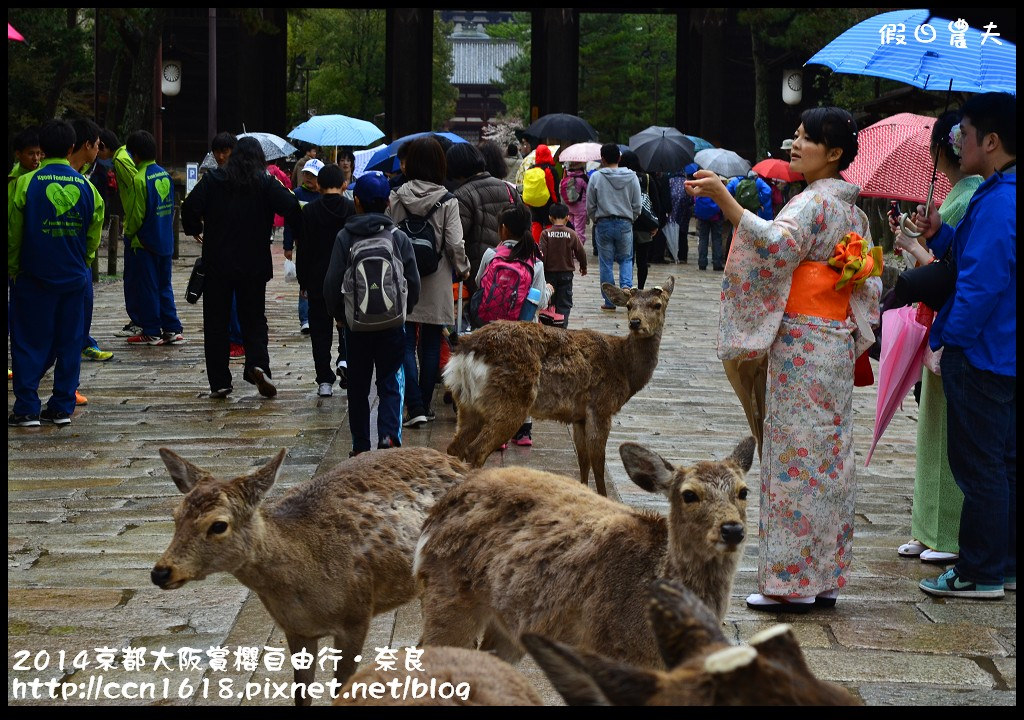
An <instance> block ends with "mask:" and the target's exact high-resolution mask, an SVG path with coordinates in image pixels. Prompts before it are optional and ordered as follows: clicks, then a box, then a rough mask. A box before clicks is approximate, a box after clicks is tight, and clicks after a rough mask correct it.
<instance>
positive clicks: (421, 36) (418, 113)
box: [383, 8, 435, 140]
mask: <svg viewBox="0 0 1024 720" xmlns="http://www.w3.org/2000/svg"><path fill="white" fill-rule="evenodd" d="M386 12H387V15H386V38H387V50H386V58H387V59H386V61H385V87H386V88H387V90H386V95H385V98H384V128H383V130H384V133H385V134H386V136H387V139H388V140H394V139H395V138H398V137H402V136H403V135H409V134H410V133H414V132H422V131H424V130H433V129H435V128H433V127H431V109H432V107H433V103H432V97H433V92H432V90H433V67H434V11H433V10H432V9H431V8H388V9H387V11H386Z"/></svg>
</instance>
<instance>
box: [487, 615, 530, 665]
mask: <svg viewBox="0 0 1024 720" xmlns="http://www.w3.org/2000/svg"><path fill="white" fill-rule="evenodd" d="M480 649H481V650H483V651H484V652H493V653H495V654H496V655H497V656H498V657H500V658H501V659H502V660H504V661H505V662H507V663H511V664H513V665H514V664H515V663H517V662H519V661H520V660H521V659H522V658H523V649H522V648H521V647H520V646H519V643H517V642H516V641H515V640H513V639H512V636H511V635H509V633H508V632H506V631H505V627H504V625H503V624H502V623H501V622H500V621H499V620H498V619H497V618H491V621H490V622H489V623H487V627H486V628H485V629H484V637H483V639H482V640H481V641H480Z"/></svg>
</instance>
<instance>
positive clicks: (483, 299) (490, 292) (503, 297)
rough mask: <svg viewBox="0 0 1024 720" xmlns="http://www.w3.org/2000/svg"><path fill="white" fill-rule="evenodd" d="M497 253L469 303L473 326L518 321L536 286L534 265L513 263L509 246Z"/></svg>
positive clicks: (498, 249)
mask: <svg viewBox="0 0 1024 720" xmlns="http://www.w3.org/2000/svg"><path fill="white" fill-rule="evenodd" d="M494 251H495V253H497V254H496V256H495V257H494V258H492V259H491V262H490V264H489V265H488V266H487V269H486V270H485V271H484V274H483V277H481V278H480V287H479V288H477V290H476V292H475V293H473V297H472V298H471V299H470V301H469V317H470V321H471V322H472V324H473V327H483V326H484V325H486V324H487V323H489V322H492V321H494V320H518V319H519V313H520V311H521V310H522V308H523V302H524V301H525V300H526V295H527V293H529V292H530V286H531V285H533V262H528V261H524V260H513V259H512V258H511V257H510V255H511V254H512V248H511V247H509V246H508V245H499V246H498V247H496V248H495V249H494Z"/></svg>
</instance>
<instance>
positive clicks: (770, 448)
mask: <svg viewBox="0 0 1024 720" xmlns="http://www.w3.org/2000/svg"><path fill="white" fill-rule="evenodd" d="M858 192H859V188H857V186H855V185H851V184H849V183H847V182H844V181H842V180H839V179H831V178H829V179H824V180H817V181H815V182H813V183H811V184H810V185H809V186H808V187H807V189H806V190H805V191H804V192H802V193H800V194H799V195H797V196H796V197H795V198H793V200H792V201H790V202H789V204H787V205H786V206H785V207H784V208H783V209H782V210H781V211H780V213H779V215H778V217H777V218H776V219H775V220H774V221H770V220H764V219H761V218H759V217H757V216H756V215H755V214H753V213H751V212H749V211H748V212H744V213H743V218H742V220H741V221H740V224H739V227H738V228H737V229H736V235H735V239H734V240H733V243H732V249H731V251H730V254H729V258H728V262H727V265H726V268H725V276H724V278H723V280H722V305H721V316H720V322H719V335H718V356H719V357H720V358H722V359H723V360H724V361H732V360H738V359H739V360H744V359H745V360H751V359H756V358H762V357H766V359H767V363H766V365H767V386H766V388H765V401H764V428H763V431H764V438H763V446H762V448H761V507H760V519H759V523H758V591H759V592H761V593H762V594H765V595H782V596H800V597H809V596H813V595H818V594H820V593H823V592H828V591H830V590H835V589H839V588H842V587H844V586H845V585H846V582H847V578H848V573H849V569H850V563H851V561H852V559H853V552H852V549H853V544H852V543H853V521H854V496H855V491H856V481H855V478H854V464H855V463H854V455H853V437H852V436H853V412H852V410H853V366H854V359H855V358H856V357H858V356H859V355H860V354H861V353H863V352H864V351H865V350H867V348H868V347H870V345H871V344H872V342H874V334H873V333H872V331H871V327H870V326H871V324H877V322H878V300H879V297H880V295H881V290H882V284H881V280H880V279H879V278H878V277H868V278H867V279H866V280H863V281H861V282H859V284H855V285H854V287H853V291H852V293H851V294H850V296H849V310H848V313H849V314H848V317H846V318H845V319H843V320H837V319H827V318H822V317H816V316H814V315H810V314H795V313H791V312H787V311H786V305H787V302H788V301H789V299H790V289H791V286H792V282H793V276H794V273H795V272H796V271H797V267H798V266H799V265H800V264H801V263H802V262H805V261H811V262H817V263H825V262H827V261H829V260H830V258H832V257H833V255H834V254H838V253H837V246H840V243H841V242H842V241H843V240H844V236H846V235H847V233H849V232H851V231H852V232H856V233H857V234H859V235H860V236H862V237H863V238H865V239H867V242H865V243H864V245H865V246H868V245H870V240H869V237H868V236H869V231H868V220H867V216H866V215H865V214H864V212H863V211H862V210H860V209H859V208H857V207H856V206H855V205H854V204H853V203H854V202H855V201H856V200H857V195H858ZM875 257H876V258H878V257H879V256H878V255H877V254H876V255H875ZM880 272H881V267H880V263H879V267H877V268H876V272H875V273H874V274H876V275H877V274H879V273H880ZM835 277H836V278H837V279H838V278H839V277H840V275H839V273H838V272H837V273H836V274H835Z"/></svg>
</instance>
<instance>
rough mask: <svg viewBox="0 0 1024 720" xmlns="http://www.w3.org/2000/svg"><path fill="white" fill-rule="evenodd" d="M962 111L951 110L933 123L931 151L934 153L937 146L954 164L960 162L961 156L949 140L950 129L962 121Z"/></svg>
mask: <svg viewBox="0 0 1024 720" xmlns="http://www.w3.org/2000/svg"><path fill="white" fill-rule="evenodd" d="M960 117H961V115H960V111H959V110H949V111H947V112H945V113H943V114H942V115H940V116H939V117H938V119H937V120H936V121H935V124H934V125H932V142H931V151H932V153H933V154H934V153H935V148H938V149H939V152H941V153H942V154H943V155H945V156H946V160H948V161H949V162H951V163H952V164H953V165H958V164H959V163H960V158H959V157H957V154H956V153H955V152H953V145H952V143H950V142H949V131H950V130H952V129H953V126H954V125H956V124H957V123H958V122H960Z"/></svg>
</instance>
